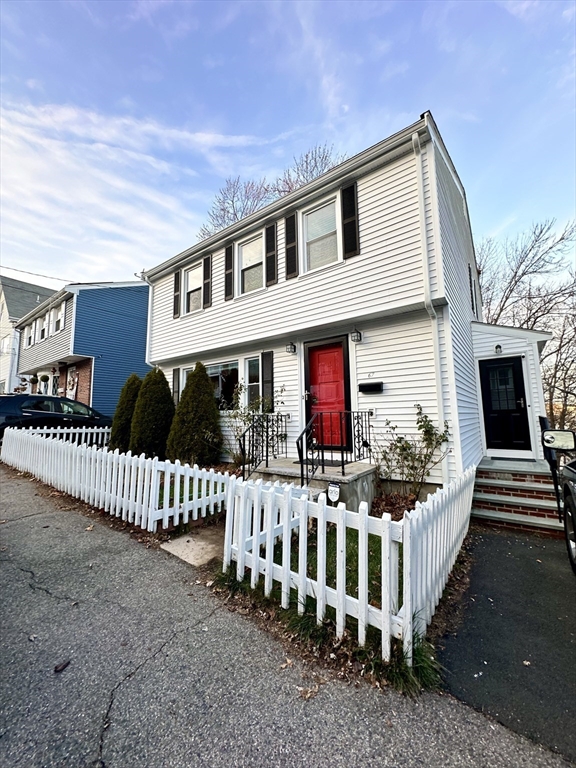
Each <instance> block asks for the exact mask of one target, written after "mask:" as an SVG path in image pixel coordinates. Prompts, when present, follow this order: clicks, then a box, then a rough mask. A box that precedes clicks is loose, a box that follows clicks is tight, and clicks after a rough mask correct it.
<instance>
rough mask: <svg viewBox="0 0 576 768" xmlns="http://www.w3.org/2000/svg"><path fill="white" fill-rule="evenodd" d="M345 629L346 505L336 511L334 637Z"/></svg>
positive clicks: (339, 506) (341, 504)
mask: <svg viewBox="0 0 576 768" xmlns="http://www.w3.org/2000/svg"><path fill="white" fill-rule="evenodd" d="M345 628H346V505H345V504H344V502H342V501H341V502H340V503H339V504H338V507H337V509H336V637H338V638H340V637H342V636H343V635H344V630H345Z"/></svg>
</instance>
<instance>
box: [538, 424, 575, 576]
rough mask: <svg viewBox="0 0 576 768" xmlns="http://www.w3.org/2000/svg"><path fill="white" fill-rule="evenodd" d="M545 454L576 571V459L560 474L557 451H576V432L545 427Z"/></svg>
mask: <svg viewBox="0 0 576 768" xmlns="http://www.w3.org/2000/svg"><path fill="white" fill-rule="evenodd" d="M542 444H543V446H544V455H545V457H546V460H547V461H548V464H549V465H550V469H551V471H552V477H553V479H554V486H555V488H556V498H557V500H558V515H559V517H560V520H561V521H563V523H564V534H565V536H566V547H567V549H568V557H569V558H570V565H571V566H572V570H573V571H574V573H576V531H575V528H574V521H575V520H576V460H575V461H570V462H568V463H567V464H565V465H564V466H563V467H562V468H561V470H560V473H559V474H558V464H557V460H556V457H555V456H554V452H555V451H561V452H562V453H564V452H567V453H570V452H572V451H576V432H573V431H572V430H570V429H545V430H544V431H543V432H542Z"/></svg>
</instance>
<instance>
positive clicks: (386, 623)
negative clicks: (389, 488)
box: [380, 512, 398, 661]
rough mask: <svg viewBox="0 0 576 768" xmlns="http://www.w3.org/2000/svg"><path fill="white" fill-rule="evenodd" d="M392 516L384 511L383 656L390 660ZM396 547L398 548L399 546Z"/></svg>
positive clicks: (382, 543)
mask: <svg viewBox="0 0 576 768" xmlns="http://www.w3.org/2000/svg"><path fill="white" fill-rule="evenodd" d="M391 520H392V518H391V516H390V514H389V513H388V512H384V514H383V515H382V520H381V525H382V528H381V532H380V535H381V537H382V541H381V547H382V550H381V558H382V560H381V569H382V627H381V628H382V658H383V660H384V661H390V637H391V634H392V632H391V630H392V627H391V625H392V592H391V581H392V580H391V578H390V574H391V568H392V557H391V549H392V540H391V536H390V529H391V525H390V523H391ZM394 546H395V549H396V550H397V546H396V545H394ZM397 573H398V561H397V560H396V576H397Z"/></svg>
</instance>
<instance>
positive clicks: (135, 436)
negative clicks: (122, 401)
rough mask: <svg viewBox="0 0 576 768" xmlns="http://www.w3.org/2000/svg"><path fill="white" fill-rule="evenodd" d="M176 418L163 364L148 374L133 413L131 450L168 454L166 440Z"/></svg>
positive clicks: (160, 457) (160, 455)
mask: <svg viewBox="0 0 576 768" xmlns="http://www.w3.org/2000/svg"><path fill="white" fill-rule="evenodd" d="M173 418H174V402H173V400H172V393H171V392H170V387H169V386H168V382H167V381H166V377H165V376H164V374H163V373H162V371H161V370H160V369H159V368H154V369H152V370H151V371H149V372H148V373H147V374H146V376H145V377H144V381H143V382H142V386H141V387H140V392H139V393H138V398H137V400H136V405H135V406H134V415H133V417H132V429H131V430H130V450H131V451H132V453H133V454H137V455H139V454H141V453H145V454H146V456H151V457H153V456H158V458H159V459H164V458H165V457H166V440H167V438H168V433H169V432H170V426H171V425H172V419H173Z"/></svg>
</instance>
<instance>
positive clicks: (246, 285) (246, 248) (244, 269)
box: [238, 235, 264, 293]
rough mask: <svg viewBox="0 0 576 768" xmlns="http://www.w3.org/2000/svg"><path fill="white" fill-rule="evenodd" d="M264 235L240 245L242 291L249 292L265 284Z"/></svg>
mask: <svg viewBox="0 0 576 768" xmlns="http://www.w3.org/2000/svg"><path fill="white" fill-rule="evenodd" d="M262 249H263V246H262V235H259V236H258V237H255V238H254V239H253V240H249V241H248V242H247V243H242V245H240V246H238V261H239V264H240V293H249V292H250V291H255V290H256V289H257V288H262V287H263V285H264V265H263V250H262Z"/></svg>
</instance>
